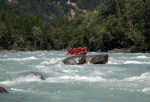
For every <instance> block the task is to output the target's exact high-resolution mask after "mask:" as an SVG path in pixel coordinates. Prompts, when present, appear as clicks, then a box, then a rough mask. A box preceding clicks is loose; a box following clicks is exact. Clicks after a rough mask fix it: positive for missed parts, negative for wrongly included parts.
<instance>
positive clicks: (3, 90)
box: [0, 87, 8, 93]
mask: <svg viewBox="0 0 150 102" xmlns="http://www.w3.org/2000/svg"><path fill="white" fill-rule="evenodd" d="M0 93H8V91H7V90H6V89H5V88H3V87H0Z"/></svg>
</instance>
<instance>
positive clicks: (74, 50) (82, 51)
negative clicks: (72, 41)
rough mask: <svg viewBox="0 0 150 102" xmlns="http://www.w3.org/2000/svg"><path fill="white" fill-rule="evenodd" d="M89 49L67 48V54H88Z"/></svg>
mask: <svg viewBox="0 0 150 102" xmlns="http://www.w3.org/2000/svg"><path fill="white" fill-rule="evenodd" d="M87 53H88V50H87V49H86V48H85V47H84V48H82V47H79V48H67V54H68V55H79V54H87Z"/></svg>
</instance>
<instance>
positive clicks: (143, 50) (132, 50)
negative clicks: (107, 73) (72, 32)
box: [0, 47, 150, 53]
mask: <svg viewBox="0 0 150 102" xmlns="http://www.w3.org/2000/svg"><path fill="white" fill-rule="evenodd" d="M28 51H30V52H35V51H55V50H16V49H12V50H7V49H3V50H0V53H7V52H10V53H18V52H28ZM56 51H66V49H62V50H56ZM89 52H90V51H89ZM95 52H108V53H150V49H147V48H137V47H130V48H114V49H111V50H110V49H105V50H104V49H100V50H98V51H95Z"/></svg>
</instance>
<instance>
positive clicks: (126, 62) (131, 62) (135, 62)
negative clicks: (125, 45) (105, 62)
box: [124, 61, 142, 64]
mask: <svg viewBox="0 0 150 102" xmlns="http://www.w3.org/2000/svg"><path fill="white" fill-rule="evenodd" d="M124 64H142V62H140V61H125V62H124Z"/></svg>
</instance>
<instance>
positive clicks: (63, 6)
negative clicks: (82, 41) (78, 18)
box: [0, 0, 101, 18]
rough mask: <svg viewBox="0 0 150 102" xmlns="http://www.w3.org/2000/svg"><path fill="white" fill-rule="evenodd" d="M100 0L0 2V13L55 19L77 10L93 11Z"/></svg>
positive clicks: (20, 0) (22, 0)
mask: <svg viewBox="0 0 150 102" xmlns="http://www.w3.org/2000/svg"><path fill="white" fill-rule="evenodd" d="M100 1H101V0H0V11H5V12H9V13H13V14H19V15H22V14H28V15H40V16H43V17H45V18H57V17H61V16H62V15H65V16H69V17H70V16H73V15H72V12H73V13H74V14H75V13H76V12H77V11H78V10H82V9H84V10H93V9H94V8H95V7H96V6H98V5H99V4H100Z"/></svg>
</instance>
